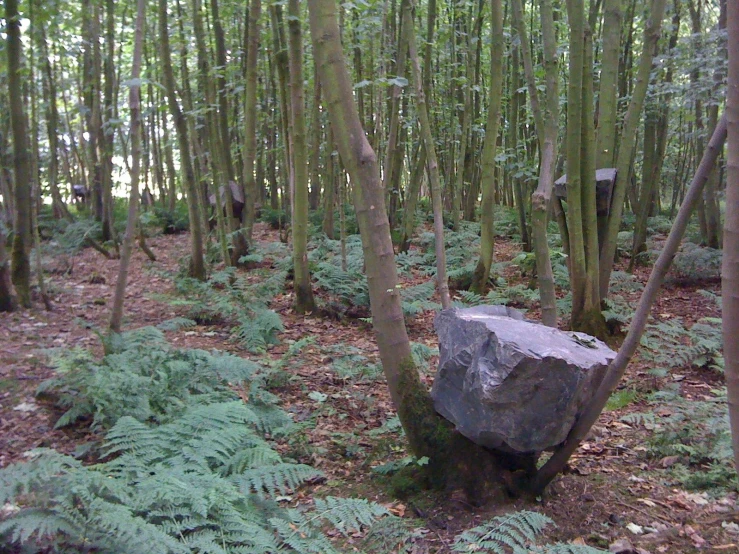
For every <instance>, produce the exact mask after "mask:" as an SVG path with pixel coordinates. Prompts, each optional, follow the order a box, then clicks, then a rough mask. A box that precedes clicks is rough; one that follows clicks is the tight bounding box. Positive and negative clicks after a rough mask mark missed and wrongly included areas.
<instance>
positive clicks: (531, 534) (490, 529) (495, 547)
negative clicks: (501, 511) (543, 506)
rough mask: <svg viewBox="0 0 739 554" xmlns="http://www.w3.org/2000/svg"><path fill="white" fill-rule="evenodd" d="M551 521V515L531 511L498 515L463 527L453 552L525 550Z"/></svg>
mask: <svg viewBox="0 0 739 554" xmlns="http://www.w3.org/2000/svg"><path fill="white" fill-rule="evenodd" d="M551 524H552V520H551V519H549V518H548V517H546V516H544V515H542V514H539V513H537V512H531V511H526V510H524V511H520V512H514V513H512V514H508V515H504V516H497V517H494V518H493V519H491V520H490V521H488V522H487V523H485V524H484V525H480V526H478V527H474V528H472V529H469V530H467V531H464V532H463V533H461V534H460V535H458V536H457V537H456V539H455V541H454V545H453V547H452V548H453V550H454V552H492V553H495V554H506V552H507V550H506V548H507V547H510V548H512V549H513V552H514V553H524V552H527V551H528V550H529V548H530V547H531V546H532V545H534V544H535V542H536V538H537V536H538V535H539V534H540V533H541V532H542V531H543V530H544V529H546V528H547V527H548V526H549V525H551Z"/></svg>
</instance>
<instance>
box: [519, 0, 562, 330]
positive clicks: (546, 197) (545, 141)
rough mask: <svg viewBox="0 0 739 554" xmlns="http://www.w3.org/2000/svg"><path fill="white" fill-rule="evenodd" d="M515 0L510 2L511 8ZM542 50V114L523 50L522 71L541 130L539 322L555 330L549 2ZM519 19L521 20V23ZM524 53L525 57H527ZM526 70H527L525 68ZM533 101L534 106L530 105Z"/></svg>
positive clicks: (554, 105)
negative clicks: (549, 228)
mask: <svg viewBox="0 0 739 554" xmlns="http://www.w3.org/2000/svg"><path fill="white" fill-rule="evenodd" d="M517 3H518V0H514V6H515V4H517ZM539 13H540V17H541V27H542V41H543V43H544V44H543V46H544V70H545V75H546V102H545V105H544V110H541V105H540V103H539V102H538V94H539V93H538V90H537V88H536V81H535V80H534V72H533V63H532V60H531V57H530V56H531V54H530V51H529V49H528V48H527V49H526V50H524V68H525V71H526V76H527V77H526V80H527V83H528V88H529V98H530V100H531V108H532V111H534V113H535V114H536V112H537V111H539V112H541V113H540V115H538V116H537V115H535V118H534V120H535V121H537V122H541V124H542V125H543V128H541V129H540V128H538V127H537V129H536V131H537V135H538V136H539V137H540V140H539V152H540V153H541V158H540V164H539V182H538V186H537V188H536V190H535V191H534V193H533V195H532V196H531V230H532V235H533V237H532V238H533V240H534V244H533V246H534V254H535V256H536V274H537V282H538V285H539V297H540V299H541V320H542V323H544V325H548V326H549V327H557V297H556V294H555V288H554V275H553V273H552V260H551V257H550V254H549V241H548V240H547V224H548V222H549V210H550V206H551V204H552V189H553V187H554V172H555V169H556V162H557V135H558V130H559V126H558V123H559V89H558V67H557V40H556V36H555V32H554V12H553V9H552V2H551V0H542V1H541V5H540V8H539ZM522 19H523V18H521V20H522ZM527 51H528V54H527ZM527 66H528V68H527ZM535 99H536V102H535V101H534V100H535Z"/></svg>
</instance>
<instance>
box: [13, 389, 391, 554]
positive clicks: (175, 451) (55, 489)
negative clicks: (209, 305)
mask: <svg viewBox="0 0 739 554" xmlns="http://www.w3.org/2000/svg"><path fill="white" fill-rule="evenodd" d="M253 419H254V418H253V416H252V415H251V414H250V412H249V408H248V407H246V406H245V405H243V403H240V402H230V403H225V404H212V405H209V406H197V407H193V408H191V409H190V410H188V411H187V412H186V413H185V414H183V415H182V416H181V417H179V418H177V419H175V420H173V421H172V422H170V423H168V424H165V425H146V424H144V423H142V422H139V421H136V420H134V419H133V418H130V417H124V418H122V419H121V420H119V421H118V423H116V425H115V426H114V427H113V429H111V431H110V432H109V433H108V435H107V436H106V438H105V440H104V442H103V451H104V452H106V453H107V455H109V456H113V455H115V456H117V457H115V458H113V459H112V460H111V461H109V462H105V463H102V464H98V465H95V466H88V467H85V466H82V465H81V464H80V462H78V461H77V460H74V459H73V458H71V457H68V456H65V455H62V454H59V453H56V452H54V451H49V450H45V451H37V452H36V453H35V456H34V458H33V459H32V460H31V461H30V462H28V463H25V464H18V465H14V466H10V467H9V468H6V469H4V470H0V501H2V502H3V503H4V504H9V503H13V504H12V505H14V506H16V508H15V510H6V513H7V512H8V511H10V512H11V513H10V515H8V516H7V517H6V518H5V520H4V521H2V522H0V536H4V537H6V539H7V540H9V541H10V542H14V543H23V544H25V545H27V546H28V545H31V544H34V545H37V547H38V548H39V549H42V548H46V547H49V546H50V545H53V547H54V551H59V552H63V551H71V552H76V551H79V549H80V548H82V547H83V545H84V548H85V549H93V550H96V551H102V552H131V553H133V552H157V553H158V552H173V553H175V552H177V553H179V552H183V553H184V552H193V553H195V552H204V551H208V552H224V553H228V554H231V553H234V554H236V553H264V552H337V550H336V549H335V548H334V547H333V545H332V543H331V542H330V541H329V540H328V538H327V537H326V536H325V535H324V534H323V528H324V525H325V524H329V525H332V526H334V527H335V528H336V529H337V530H339V531H340V532H342V533H346V532H347V531H348V530H350V529H360V528H362V529H367V528H368V527H369V526H372V525H373V524H375V523H376V522H377V521H378V520H380V519H381V518H382V519H387V518H392V516H389V515H388V513H387V510H386V509H385V508H384V507H382V506H379V505H377V504H373V503H371V502H368V501H363V500H354V499H349V500H341V499H334V498H327V499H325V500H323V501H317V502H316V506H315V509H314V510H312V511H311V512H307V513H303V512H299V511H296V510H285V509H283V508H281V507H280V506H279V505H278V504H277V503H275V502H274V501H272V500H270V499H269V498H268V497H269V496H271V495H275V494H284V493H287V492H289V490H290V489H294V488H297V487H298V486H299V485H300V484H301V483H303V482H304V481H305V480H307V479H311V478H314V477H316V476H318V475H320V473H319V472H318V471H316V470H315V469H313V468H310V467H308V466H301V465H297V464H286V463H283V462H281V461H280V457H279V455H278V454H277V453H276V452H274V451H271V449H270V447H269V445H268V443H267V442H266V441H265V440H264V438H263V437H262V436H261V435H260V433H259V432H258V431H257V430H256V429H255V428H254V425H253V423H252V422H253ZM251 454H254V455H251ZM247 466H253V467H247ZM252 491H255V492H257V495H254V494H252Z"/></svg>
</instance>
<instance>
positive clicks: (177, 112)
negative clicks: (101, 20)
mask: <svg viewBox="0 0 739 554" xmlns="http://www.w3.org/2000/svg"><path fill="white" fill-rule="evenodd" d="M159 40H160V41H161V50H160V51H161V55H162V72H163V74H164V87H165V88H166V89H167V100H168V103H169V111H170V113H171V114H172V119H174V123H175V129H176V131H177V141H178V144H179V147H180V170H181V171H182V172H183V173H184V182H185V188H186V190H187V208H188V212H189V219H190V239H191V247H192V248H191V249H192V253H191V255H192V263H191V266H190V275H191V276H192V277H194V278H195V279H200V280H201V281H204V280H205V278H206V273H205V260H204V257H203V237H202V229H201V226H200V225H201V221H202V215H201V213H200V201H199V199H198V187H197V184H196V182H195V175H194V174H193V169H192V158H191V157H190V141H189V139H188V129H187V120H186V119H185V115H184V114H183V113H182V110H181V109H180V105H179V103H178V101H177V92H176V86H175V81H174V72H173V71H172V59H171V57H170V49H169V26H168V24H167V0H159ZM216 196H218V195H216Z"/></svg>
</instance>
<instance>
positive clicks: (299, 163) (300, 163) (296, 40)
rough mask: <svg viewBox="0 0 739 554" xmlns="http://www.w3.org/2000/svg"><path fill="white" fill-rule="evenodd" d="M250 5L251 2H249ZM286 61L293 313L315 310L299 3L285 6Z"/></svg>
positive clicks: (296, 1) (294, 1)
mask: <svg viewBox="0 0 739 554" xmlns="http://www.w3.org/2000/svg"><path fill="white" fill-rule="evenodd" d="M252 1H253V0H252ZM288 21H289V23H288V31H289V33H288V37H289V38H288V42H289V49H288V58H289V66H290V100H291V102H290V105H291V108H292V109H291V110H290V114H291V116H292V125H291V126H290V128H291V129H292V132H293V141H292V145H293V149H292V154H293V187H294V188H293V194H294V196H293V203H292V208H293V210H292V224H293V274H294V277H293V289H294V290H295V311H296V312H297V313H299V314H305V313H310V312H312V311H313V310H315V309H316V304H315V301H314V299H313V289H312V288H311V283H310V271H309V270H308V156H307V153H306V144H305V142H306V140H305V97H304V90H303V33H302V31H301V28H300V26H301V19H300V4H299V0H289V3H288Z"/></svg>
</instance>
